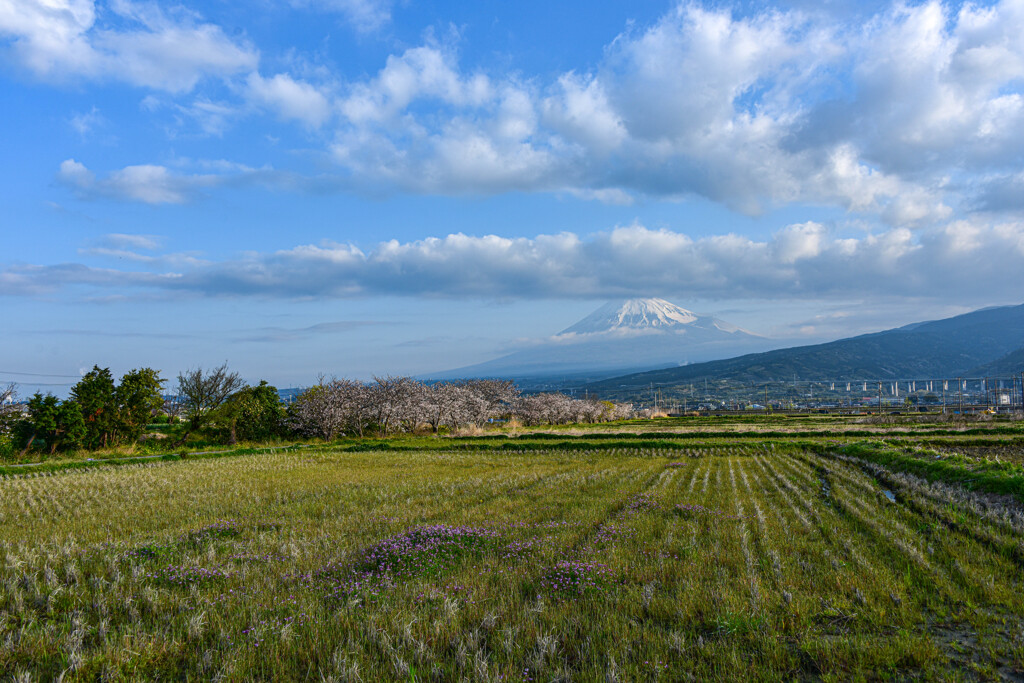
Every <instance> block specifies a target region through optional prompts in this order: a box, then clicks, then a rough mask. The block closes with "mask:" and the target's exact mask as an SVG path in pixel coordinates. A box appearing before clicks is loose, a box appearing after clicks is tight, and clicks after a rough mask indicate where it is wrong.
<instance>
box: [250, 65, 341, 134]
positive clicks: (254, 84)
mask: <svg viewBox="0 0 1024 683" xmlns="http://www.w3.org/2000/svg"><path fill="white" fill-rule="evenodd" d="M246 85H247V87H248V94H249V97H250V98H251V99H252V100H253V101H255V102H257V103H259V104H261V105H262V106H265V107H267V108H269V109H271V110H272V111H274V112H276V113H277V114H278V116H280V117H281V118H283V119H294V120H298V121H302V122H304V123H306V124H308V125H310V126H313V127H319V126H321V125H323V123H324V122H325V121H326V120H327V118H328V116H330V113H331V104H330V101H329V100H328V99H327V96H325V95H324V94H323V93H322V92H320V91H319V90H317V88H316V87H314V86H313V85H311V84H309V83H306V82H304V81H296V80H295V79H293V78H292V77H291V76H289V75H288V74H277V75H276V76H274V77H272V78H263V77H262V76H260V75H259V74H258V73H252V74H250V75H249V78H248V80H247V81H246Z"/></svg>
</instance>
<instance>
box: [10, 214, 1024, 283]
mask: <svg viewBox="0 0 1024 683" xmlns="http://www.w3.org/2000/svg"><path fill="white" fill-rule="evenodd" d="M143 250H144V251H146V252H147V253H139V250H138V248H132V246H131V245H129V244H127V243H123V244H120V245H118V244H116V241H115V243H112V244H110V245H109V246H108V245H103V246H101V247H100V248H98V249H92V250H86V251H85V252H83V253H84V254H86V255H91V256H102V257H104V258H111V257H118V258H127V259H128V260H130V261H132V262H133V263H137V264H143V265H145V266H147V267H148V268H149V271H148V272H146V273H141V274H140V273H139V272H137V271H122V270H113V269H101V268H93V267H89V266H86V265H83V264H64V265H60V266H9V267H8V268H6V269H5V270H0V287H3V289H0V292H2V293H7V294H15V295H16V294H32V293H39V292H44V291H52V290H53V289H59V288H62V287H69V286H88V287H94V288H102V287H115V288H119V289H127V290H132V289H139V288H143V289H153V288H155V289H158V290H163V291H167V292H180V293H192V294H201V295H207V296H261V297H280V298H295V297H300V298H319V299H330V298H344V297H358V296H370V295H404V296H415V297H445V298H463V299H466V298H470V299H473V298H501V299H544V298H567V297H581V298H596V297H617V296H652V295H657V296H670V297H680V298H684V299H705V300H707V299H716V298H730V299H734V298H750V299H761V300H768V299H801V298H803V299H814V300H818V301H821V300H828V299H836V300H838V299H843V298H848V297H849V295H850V292H851V287H853V288H855V290H856V292H857V294H858V296H868V295H888V296H897V297H919V298H922V299H929V300H941V299H943V298H944V297H949V296H950V295H951V294H956V295H957V296H958V297H959V298H960V299H961V300H962V299H963V298H964V297H965V296H968V297H969V296H970V293H971V292H974V293H975V294H979V293H985V294H986V296H987V292H988V291H989V290H990V289H991V288H993V287H1005V284H1006V282H1007V280H1006V278H1007V273H1011V272H1015V269H1016V268H1017V264H1018V263H1019V262H1020V259H1021V258H1022V257H1024V223H1021V222H1006V223H968V222H963V221H960V222H954V223H950V224H948V225H944V226H942V227H941V228H935V229H929V230H923V231H918V232H917V233H915V232H912V231H910V230H908V229H905V228H894V229H891V230H888V231H886V232H883V233H879V234H868V235H865V236H863V237H861V238H858V239H851V238H840V237H836V236H833V235H831V234H830V233H829V231H828V230H826V229H825V228H824V227H823V226H821V225H818V224H815V223H804V224H797V225H790V226H785V227H783V228H781V229H780V230H779V231H777V232H776V234H775V235H774V236H773V237H772V238H771V239H768V240H764V241H758V240H755V239H751V238H749V237H743V236H740V235H736V234H722V235H711V236H705V237H697V238H694V237H691V236H689V235H686V234H682V233H677V232H672V231H669V230H664V229H662V230H650V229H648V228H645V227H643V226H641V225H631V226H622V227H617V228H614V229H612V230H609V231H606V232H600V233H595V234H593V235H588V236H585V237H581V236H579V235H576V234H573V233H560V234H555V235H538V236H537V237H533V238H507V237H499V236H496V235H486V236H482V237H473V236H468V235H464V234H459V233H456V234H451V235H448V236H446V237H433V238H427V239H423V240H416V241H412V242H399V241H397V240H391V241H387V242H382V243H380V244H378V245H377V246H375V247H374V248H373V249H370V250H368V251H364V250H361V249H359V248H357V247H356V246H354V245H351V244H339V243H333V242H325V243H323V244H319V245H302V246H298V247H295V248H293V249H287V250H282V251H277V252H273V253H266V254H257V253H250V254H247V255H245V256H244V257H243V258H240V259H237V260H233V261H223V262H207V261H202V260H200V259H198V258H197V257H196V256H194V255H188V254H184V255H181V254H177V255H175V254H169V255H161V254H159V253H152V252H151V251H149V250H148V246H143ZM168 269H173V270H168ZM965 292H966V293H967V294H965Z"/></svg>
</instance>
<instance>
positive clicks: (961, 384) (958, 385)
mask: <svg viewBox="0 0 1024 683" xmlns="http://www.w3.org/2000/svg"><path fill="white" fill-rule="evenodd" d="M956 390H957V391H958V392H959V393H960V412H959V414H960V415H963V414H964V382H963V380H962V379H961V378H960V377H957V378H956Z"/></svg>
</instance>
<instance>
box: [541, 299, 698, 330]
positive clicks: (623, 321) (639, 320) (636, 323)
mask: <svg viewBox="0 0 1024 683" xmlns="http://www.w3.org/2000/svg"><path fill="white" fill-rule="evenodd" d="M697 320H698V316H697V315H696V314H695V313H693V312H692V311H688V310H686V309H685V308H682V307H681V306H676V305H675V304H674V303H672V302H670V301H665V300H664V299H627V300H625V301H610V302H608V303H607V304H605V305H604V306H601V308H599V309H597V310H596V311H594V312H593V313H591V314H590V315H588V316H587V317H586V318H584V319H583V320H580V321H579V322H578V323H576V324H575V325H573V326H572V327H568V328H566V329H564V330H562V332H561V334H593V333H600V332H613V331H619V330H645V329H671V328H677V327H681V326H684V325H690V324H692V323H695V322H697Z"/></svg>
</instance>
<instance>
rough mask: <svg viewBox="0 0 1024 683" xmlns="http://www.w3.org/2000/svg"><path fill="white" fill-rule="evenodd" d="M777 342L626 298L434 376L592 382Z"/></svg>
mask: <svg viewBox="0 0 1024 683" xmlns="http://www.w3.org/2000/svg"><path fill="white" fill-rule="evenodd" d="M771 346H772V342H771V340H769V339H766V338H764V337H761V336H759V335H756V334H753V333H751V332H748V331H746V330H743V329H741V328H739V327H737V326H736V325H733V324H731V323H727V322H725V321H723V320H719V319H718V318H715V317H712V316H705V315H698V314H696V313H694V312H692V311H688V310H686V309H685V308H682V307H681V306H677V305H676V304H673V303H672V302H670V301H666V300H664V299H626V300H623V301H615V302H609V303H607V304H605V305H603V306H601V307H600V308H598V309H597V310H596V311H594V312H593V313H591V314H590V315H588V316H587V317H585V318H583V319H582V320H580V321H579V322H577V323H575V324H573V325H570V326H569V327H567V328H565V329H564V330H562V331H561V332H559V333H558V334H556V335H554V336H553V337H551V338H549V339H548V340H545V341H544V342H541V343H539V344H538V345H537V346H536V347H533V348H529V349H523V350H521V351H516V352H514V353H511V354H508V355H507V356H503V357H501V358H497V359H495V360H492V361H487V362H485V363H479V364H477V365H470V366H467V367H464V368H458V369H455V370H448V371H445V372H439V373H433V374H431V375H429V377H430V378H432V379H449V378H458V377H508V378H513V379H515V378H524V377H554V376H562V377H567V376H572V377H574V378H577V379H580V378H583V379H582V381H586V379H599V378H601V377H609V376H612V375H615V374H623V373H625V372H629V371H631V370H634V371H635V370H641V369H652V368H659V367H674V366H678V365H682V364H685V363H692V362H700V361H706V360H712V359H716V358H727V357H729V356H731V355H735V354H737V353H746V352H750V351H761V350H764V349H766V348H771Z"/></svg>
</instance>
